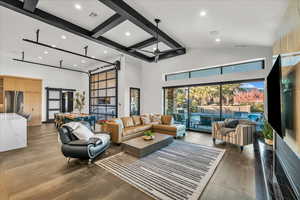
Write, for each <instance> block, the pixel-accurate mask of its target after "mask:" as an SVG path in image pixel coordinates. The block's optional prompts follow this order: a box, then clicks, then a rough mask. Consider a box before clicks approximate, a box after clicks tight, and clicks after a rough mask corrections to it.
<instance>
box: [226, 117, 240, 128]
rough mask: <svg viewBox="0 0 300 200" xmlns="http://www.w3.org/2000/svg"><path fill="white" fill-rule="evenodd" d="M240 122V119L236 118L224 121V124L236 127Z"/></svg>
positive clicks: (227, 126) (228, 126)
mask: <svg viewBox="0 0 300 200" xmlns="http://www.w3.org/2000/svg"><path fill="white" fill-rule="evenodd" d="M238 124H239V120H235V119H231V120H225V121H224V125H225V127H226V128H236V127H237V125H238Z"/></svg>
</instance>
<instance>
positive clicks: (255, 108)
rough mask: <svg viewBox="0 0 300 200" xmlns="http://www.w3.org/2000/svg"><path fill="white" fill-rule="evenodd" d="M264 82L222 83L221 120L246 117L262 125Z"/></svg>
mask: <svg viewBox="0 0 300 200" xmlns="http://www.w3.org/2000/svg"><path fill="white" fill-rule="evenodd" d="M263 113H264V82H263V81H256V82H245V83H235V84H224V85H222V120H224V119H226V118H230V119H248V120H251V121H253V122H255V123H256V124H257V129H258V130H261V128H262V126H263Z"/></svg>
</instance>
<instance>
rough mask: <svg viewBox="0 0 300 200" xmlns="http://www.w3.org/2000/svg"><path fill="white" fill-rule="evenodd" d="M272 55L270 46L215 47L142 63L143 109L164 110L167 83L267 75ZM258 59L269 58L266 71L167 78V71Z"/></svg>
mask: <svg viewBox="0 0 300 200" xmlns="http://www.w3.org/2000/svg"><path fill="white" fill-rule="evenodd" d="M271 57H272V49H271V47H247V48H220V49H218V48H215V49H194V50H188V51H187V54H185V55H182V56H178V57H175V58H171V59H167V60H164V61H161V62H159V63H143V67H142V90H141V94H142V95H141V112H142V113H162V112H163V90H162V87H164V86H175V85H188V84H200V83H208V82H221V81H232V80H247V79H256V78H265V76H266V71H268V69H269V68H270V66H271V65H272V60H271ZM256 58H266V69H267V70H259V71H255V72H254V71H253V72H247V73H235V74H228V75H220V76H211V77H206V78H194V79H190V80H177V81H168V82H165V81H164V74H166V73H172V72H178V71H185V70H191V69H199V68H203V67H209V66H216V65H221V64H227V63H233V62H239V61H244V60H251V59H256Z"/></svg>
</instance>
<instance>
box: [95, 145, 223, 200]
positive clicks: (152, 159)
mask: <svg viewBox="0 0 300 200" xmlns="http://www.w3.org/2000/svg"><path fill="white" fill-rule="evenodd" d="M224 153H225V150H223V149H219V148H214V147H209V146H205V145H199V144H192V143H187V142H183V141H174V142H173V143H172V144H170V145H169V146H167V147H165V148H163V149H161V150H159V151H156V152H154V153H152V154H150V155H148V156H146V157H144V158H141V159H138V158H136V157H133V156H131V155H129V154H126V153H124V152H121V153H118V154H116V155H114V156H111V157H108V158H105V159H103V160H99V161H97V162H96V164H97V165H98V166H100V167H102V168H104V169H106V170H108V171H109V172H111V173H112V174H114V175H116V176H118V177H119V178H121V179H123V180H125V181H126V182H128V183H129V184H131V185H133V186H134V187H136V188H138V189H140V190H141V191H143V192H145V193H146V194H148V195H150V196H152V197H153V198H155V199H158V200H197V199H198V198H199V196H200V195H201V193H202V191H203V190H204V188H205V186H206V185H207V183H208V181H209V179H210V178H211V176H212V175H213V173H214V171H215V169H216V167H217V165H218V164H219V163H220V161H221V159H222V157H223V155H224Z"/></svg>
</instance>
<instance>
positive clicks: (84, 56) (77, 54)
mask: <svg viewBox="0 0 300 200" xmlns="http://www.w3.org/2000/svg"><path fill="white" fill-rule="evenodd" d="M23 41H24V42H29V43H32V44H35V45H39V46H43V47H47V48H50V49H55V50H57V51H62V52H65V53H69V54H73V55H76V56H80V57H83V58H87V59H91V60H96V61H98V62H102V63H106V64H111V65H115V63H111V62H108V61H105V60H101V59H97V58H92V57H89V56H87V55H83V54H79V53H76V52H72V51H69V50H65V49H61V48H57V47H53V46H51V45H48V44H45V43H41V42H36V41H33V40H29V39H23Z"/></svg>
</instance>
